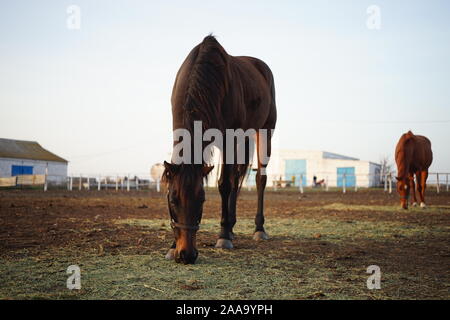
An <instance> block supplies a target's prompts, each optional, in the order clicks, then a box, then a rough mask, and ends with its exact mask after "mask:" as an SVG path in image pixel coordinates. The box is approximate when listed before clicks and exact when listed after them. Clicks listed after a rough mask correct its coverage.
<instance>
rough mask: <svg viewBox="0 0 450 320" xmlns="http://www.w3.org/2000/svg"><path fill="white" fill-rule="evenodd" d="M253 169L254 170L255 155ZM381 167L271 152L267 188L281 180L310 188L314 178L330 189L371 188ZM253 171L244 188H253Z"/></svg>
mask: <svg viewBox="0 0 450 320" xmlns="http://www.w3.org/2000/svg"><path fill="white" fill-rule="evenodd" d="M218 154H219V152H217V153H216V154H215V157H214V160H213V163H214V164H215V168H214V170H213V171H212V173H211V175H210V177H209V179H208V185H209V186H214V185H216V183H217V179H218V168H219V165H217V164H218V163H219V162H220V161H219V157H218V156H217V155H218ZM253 160H254V161H253V165H252V168H256V155H255V156H254V159H253ZM380 171H381V165H379V164H376V163H373V162H370V161H362V160H359V159H357V158H353V157H348V156H343V155H340V154H336V153H331V152H326V151H306V150H274V151H273V152H272V156H271V158H270V162H269V166H268V167H267V177H268V179H267V186H273V185H274V184H275V183H277V184H278V183H279V182H280V181H283V185H286V184H289V185H291V186H299V184H300V181H302V185H303V186H312V185H313V179H314V176H315V177H316V179H317V182H319V181H321V180H323V182H324V183H327V184H328V186H330V187H342V185H343V184H344V183H345V185H346V186H347V187H354V186H355V185H357V186H358V187H374V186H378V185H379V183H380V176H379V175H380ZM255 175H256V171H255V170H251V171H250V172H249V175H248V178H247V179H246V181H245V182H244V185H247V186H248V185H250V186H254V185H255Z"/></svg>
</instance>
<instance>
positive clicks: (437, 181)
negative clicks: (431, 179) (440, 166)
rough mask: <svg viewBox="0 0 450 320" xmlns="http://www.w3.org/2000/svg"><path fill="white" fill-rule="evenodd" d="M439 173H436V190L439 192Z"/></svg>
mask: <svg viewBox="0 0 450 320" xmlns="http://www.w3.org/2000/svg"><path fill="white" fill-rule="evenodd" d="M439 187H440V186H439V173H436V191H437V193H439V191H440V190H439Z"/></svg>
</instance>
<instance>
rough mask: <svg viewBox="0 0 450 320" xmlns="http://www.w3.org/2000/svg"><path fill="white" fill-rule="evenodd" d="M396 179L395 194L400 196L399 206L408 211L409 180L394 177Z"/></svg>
mask: <svg viewBox="0 0 450 320" xmlns="http://www.w3.org/2000/svg"><path fill="white" fill-rule="evenodd" d="M395 178H396V179H397V192H398V194H399V195H400V204H401V206H402V208H403V209H408V198H409V180H408V178H405V177H395Z"/></svg>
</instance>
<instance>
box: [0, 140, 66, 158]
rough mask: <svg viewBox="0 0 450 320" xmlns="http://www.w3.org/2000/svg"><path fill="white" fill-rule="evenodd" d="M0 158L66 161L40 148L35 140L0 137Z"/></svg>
mask: <svg viewBox="0 0 450 320" xmlns="http://www.w3.org/2000/svg"><path fill="white" fill-rule="evenodd" d="M0 158H16V159H30V160H43V161H56V162H64V163H67V162H68V161H67V160H65V159H63V158H61V157H59V156H57V155H56V154H54V153H51V152H50V151H48V150H45V149H44V148H42V146H41V145H40V144H39V143H37V142H35V141H21V140H11V139H3V138H0Z"/></svg>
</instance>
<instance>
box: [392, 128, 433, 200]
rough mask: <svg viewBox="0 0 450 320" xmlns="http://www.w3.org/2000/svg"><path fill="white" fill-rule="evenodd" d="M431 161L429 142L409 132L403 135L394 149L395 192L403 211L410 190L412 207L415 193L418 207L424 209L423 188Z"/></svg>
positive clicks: (431, 153)
mask: <svg viewBox="0 0 450 320" xmlns="http://www.w3.org/2000/svg"><path fill="white" fill-rule="evenodd" d="M432 161H433V152H432V151H431V142H430V140H428V138H426V137H424V136H417V135H415V134H413V133H412V132H411V131H408V132H407V133H405V134H403V135H402V136H401V137H400V140H399V141H398V143H397V147H396V148H395V162H396V163H397V177H396V179H397V191H398V193H399V194H400V199H401V200H400V202H401V205H402V207H403V209H408V197H409V193H410V190H411V191H412V195H413V200H414V202H413V204H412V205H413V206H417V198H416V187H415V184H414V175H416V182H417V191H418V193H419V197H420V206H421V207H422V208H424V207H425V187H426V182H427V178H428V168H429V167H430V165H431V162H432Z"/></svg>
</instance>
